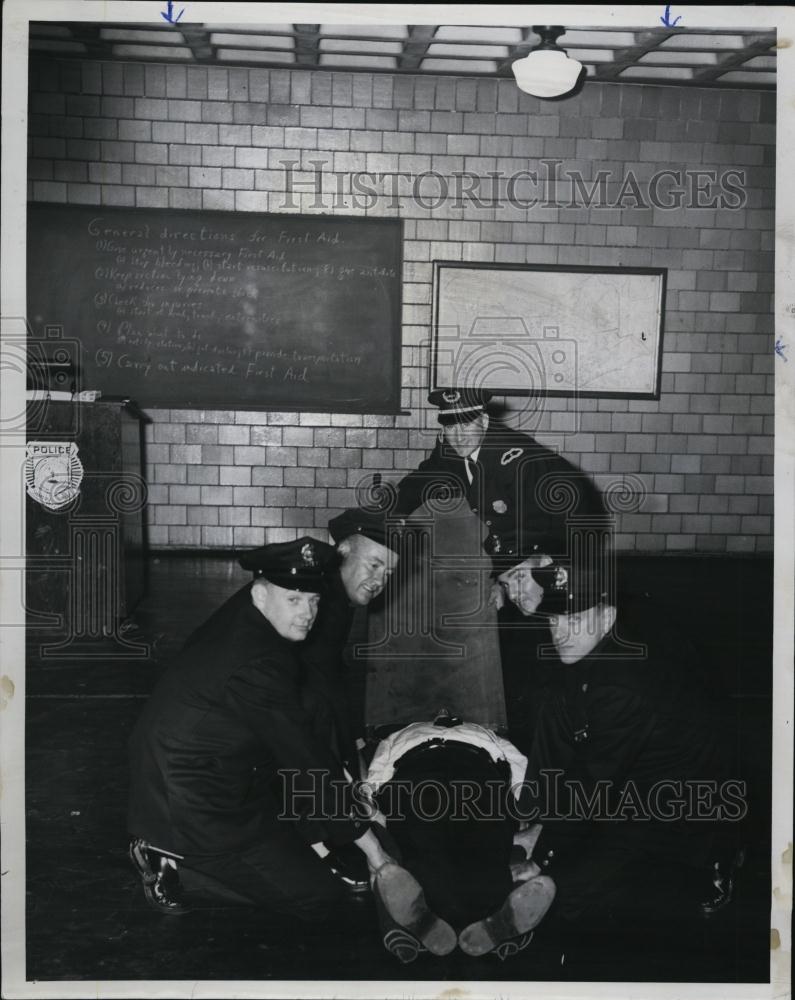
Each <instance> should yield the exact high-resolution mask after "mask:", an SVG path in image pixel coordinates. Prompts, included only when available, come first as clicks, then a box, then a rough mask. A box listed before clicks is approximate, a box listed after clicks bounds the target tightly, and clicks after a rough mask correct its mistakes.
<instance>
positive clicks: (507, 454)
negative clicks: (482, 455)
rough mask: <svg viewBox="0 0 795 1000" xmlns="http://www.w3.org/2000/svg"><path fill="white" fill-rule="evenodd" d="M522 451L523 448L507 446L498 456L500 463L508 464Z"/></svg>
mask: <svg viewBox="0 0 795 1000" xmlns="http://www.w3.org/2000/svg"><path fill="white" fill-rule="evenodd" d="M523 453H524V448H509V449H508V450H507V451H504V452H503V453H502V457H501V458H500V465H510V463H511V462H513V461H514V459H517V458H518V457H519V456H520V455H521V454H523Z"/></svg>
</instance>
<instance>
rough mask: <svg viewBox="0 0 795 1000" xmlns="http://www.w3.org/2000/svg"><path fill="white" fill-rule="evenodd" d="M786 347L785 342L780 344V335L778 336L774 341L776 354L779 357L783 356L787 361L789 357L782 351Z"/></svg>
mask: <svg viewBox="0 0 795 1000" xmlns="http://www.w3.org/2000/svg"><path fill="white" fill-rule="evenodd" d="M786 349H787V345H786V344H782V343H781V337H779V338H778V340H777V341H776V354H778V356H779V357H780V358H783V359H784V360H785V361H789V358H788V357H787V355H786V354H785V353H784V351H785V350H786Z"/></svg>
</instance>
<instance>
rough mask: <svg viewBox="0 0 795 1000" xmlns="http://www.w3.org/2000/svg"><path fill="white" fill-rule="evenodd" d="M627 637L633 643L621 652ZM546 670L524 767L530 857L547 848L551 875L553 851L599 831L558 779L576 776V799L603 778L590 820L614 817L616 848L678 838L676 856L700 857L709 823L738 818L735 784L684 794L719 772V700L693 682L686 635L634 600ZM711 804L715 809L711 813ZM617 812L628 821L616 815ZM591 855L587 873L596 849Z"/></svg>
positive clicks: (650, 846)
mask: <svg viewBox="0 0 795 1000" xmlns="http://www.w3.org/2000/svg"><path fill="white" fill-rule="evenodd" d="M627 643H632V644H634V645H635V647H636V649H635V652H634V654H633V655H632V656H628V655H627V653H628V652H629V649H628V646H627ZM638 646H640V647H641V648H642V650H643V651H641V650H639V649H638V648H637V647H638ZM557 674H558V676H557V678H556V680H555V682H554V683H553V684H552V685H551V687H550V689H549V692H548V694H547V698H546V701H545V702H544V704H543V707H542V708H541V711H540V713H539V716H538V724H537V728H536V733H535V737H534V741H533V746H532V750H531V752H530V758H529V762H528V767H527V780H528V782H535V783H536V784H535V786H529V787H530V789H534V788H537V789H538V796H537V798H536V804H537V805H538V806H539V808H540V810H541V816H540V817H539V818H540V819H542V821H543V822H544V830H543V835H542V841H541V842H539V847H538V853H537V854H536V857H538V856H539V853H540V855H541V856H542V857H545V856H546V852H547V850H548V849H551V850H552V851H553V856H556V860H555V862H554V863H553V867H551V868H550V874H553V875H555V874H556V869H555V867H554V865H557V864H559V863H561V860H562V858H561V855H563V859H565V857H566V856H567V854H568V856H569V857H571V852H570V850H569V851H567V845H570V844H571V843H572V841H574V842H576V841H577V840H578V839H579V838H580V837H581V836H585V837H586V838H589V837H590V836H591V832H592V831H594V830H596V829H599V830H600V832H603V833H604V832H605V831H606V830H608V827H607V826H606V825H605V823H600V822H595V823H589V822H585V820H587V819H588V817H587V815H586V816H583V815H582V814H581V806H578V804H577V802H576V801H575V800H573V799H572V798H571V796H570V794H569V793H568V791H567V783H570V782H576V783H577V786H578V787H579V788H580V789H581V790H582V793H583V794H584V795H585V797H586V798H587V797H588V796H592V795H594V794H595V792H596V789H597V784H598V783H599V782H602V783H606V784H604V787H605V788H606V789H607V790H608V798H607V799H603V800H601V801H605V802H608V809H607V815H594V816H593V817H591V819H593V820H595V821H598V820H606V821H609V820H610V819H611V817H612V818H614V819H615V820H616V821H617V823H618V825H613V826H611V827H610V828H609V829H610V832H609V834H608V837H609V839H610V840H611V841H613V843H614V844H615V843H616V837H617V836H620V837H621V844H622V846H623V849H624V850H625V851H631V850H633V845H636V847H637V850H638V851H640V852H646V853H654V852H655V850H660V849H663V850H664V849H665V845H675V844H678V845H679V847H678V848H676V849H678V850H679V851H680V852H681V860H682V861H683V862H686V861H687V858H688V857H689V859H690V861H691V863H693V864H694V866H696V867H697V866H698V864H699V863H703V860H704V859H703V857H701V855H702V854H703V852H704V851H707V850H708V849H709V846H710V840H711V839H713V838H714V835H715V829H716V824H719V823H720V820H721V818H722V819H723V820H731V819H737V818H739V816H740V815H741V814H742V812H743V811H744V807H743V805H742V803H741V802H739V801H737V800H736V794H735V793H732V796H731V798H732V801H727V802H723V801H718V800H717V799H715V796H714V795H712V798H713V799H714V801H712V802H711V803H707V802H706V800H704V801H703V802H702V804H701V806H699V805H698V804H697V803H694V802H691V801H690V800H691V799H692V797H693V795H694V794H696V795H697V793H696V791H695V789H696V788H698V787H699V784H696V783H702V782H716V783H717V785H716V787H720V783H721V782H722V781H724V780H725V779H726V778H727V777H728V776H729V773H730V766H729V765H730V760H729V754H728V752H727V742H726V739H725V735H724V733H723V730H722V724H721V715H720V709H721V706H720V705H719V704H718V703H716V702H715V701H714V700H712V699H711V698H710V697H709V696H708V694H707V692H706V690H705V688H704V687H703V686H702V684H701V681H700V679H699V665H698V659H697V656H696V654H695V651H694V650H693V648H692V646H691V645H690V643H689V642H688V641H687V640H686V639H683V638H682V637H681V636H679V635H678V634H677V633H676V632H675V631H672V629H671V627H670V623H669V622H668V621H667V620H665V621H662V622H661V621H659V615H657V616H654V615H653V614H652V609H649V608H645V609H644V607H643V605H642V604H640V603H638V604H637V605H636V606H635V607H630V608H628V609H627V610H626V611H625V612H624V613H623V614H622V613H619V616H618V618H617V623H616V627H615V629H614V633H613V634H611V635H608V636H606V637H605V638H604V639H603V640H602V641H601V642H600V643H599V644H598V645H597V646H596V648H595V649H594V650H592V651H591V653H590V654H589V655H588V656H586V657H584V658H583V659H582V660H580V661H578V662H577V663H574V664H570V665H565V664H562V665H561V666H560V667H558V669H557ZM545 772H546V776H545ZM555 772H559V773H558V775H557V776H555ZM704 787H706V786H704ZM710 794H711V793H710ZM528 801H529V800H528ZM593 801H594V802H597V803H598V802H599V801H600V799H599V798H598V796H597V797H596V798H594V799H593ZM636 805H637V806H638V812H637V814H636V811H635V808H636ZM710 806H715V807H716V809H717V811H715V812H713V813H712V814H711V815H712V820H713V822H711V823H710V822H709V821H708V816H707V812H708V811H709V807H710ZM691 807H694V808H695V809H696V812H698V811H699V810H701V809H703V810H704V813H702V815H701V816H700V817H696V818H695V819H694V820H693V822H689V821H688V820H687V813H688V811H692V810H691ZM586 813H587V809H586ZM646 813H647V814H648V818H646V816H645V814H646ZM636 815H637V821H635V817H636ZM567 816H568V817H569V818H568V819H566V818H565V817H567ZM622 817H623V818H624V819H626V820H629V822H621V819H622ZM572 818H573V819H575V820H577V819H579V820H583V821H582V822H576V821H575V822H572ZM683 836H684V837H685V839H686V840H687V843H688V847H687V848H686V849H682V842H683V841H682V837H683ZM597 854H598V852H597ZM593 862H594V866H595V867H594V869H593V874H594V875H595V874H596V871H597V870H598V864H599V861H598V857H597V856H594V858H593Z"/></svg>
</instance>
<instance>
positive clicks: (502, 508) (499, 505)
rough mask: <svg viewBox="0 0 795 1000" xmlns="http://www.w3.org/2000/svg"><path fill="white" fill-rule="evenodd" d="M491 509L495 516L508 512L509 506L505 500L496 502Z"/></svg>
mask: <svg viewBox="0 0 795 1000" xmlns="http://www.w3.org/2000/svg"><path fill="white" fill-rule="evenodd" d="M491 508H492V510H493V511H494V512H495V514H504V513H505V512H506V511H507V510H508V505H507V504H506V503H505V501H504V500H495V501H494V503H493V504H492V505H491Z"/></svg>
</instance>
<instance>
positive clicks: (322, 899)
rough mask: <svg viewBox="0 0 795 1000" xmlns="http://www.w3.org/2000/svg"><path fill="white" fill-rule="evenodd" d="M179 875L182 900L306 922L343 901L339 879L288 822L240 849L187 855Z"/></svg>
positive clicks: (322, 917)
mask: <svg viewBox="0 0 795 1000" xmlns="http://www.w3.org/2000/svg"><path fill="white" fill-rule="evenodd" d="M179 876H180V882H181V883H182V886H183V889H184V890H185V901H186V902H187V903H194V902H195V903H199V904H200V903H201V902H203V901H206V902H214V903H225V904H230V903H233V904H241V903H243V904H246V903H248V904H250V905H255V906H262V907H265V908H266V909H268V910H269V911H272V912H273V913H275V914H281V915H285V916H291V917H294V918H296V919H298V920H302V921H307V922H311V921H322V920H328V919H329V908H330V907H331V906H335V905H337V904H339V903H341V902H342V901H343V900H344V899H345V890H344V888H343V885H342V883H341V882H340V881H339V880H338V879H337V878H336V877H335V876H334V875H332V873H331V871H330V869H329V868H328V866H327V865H325V864H324V863H323V861H321V859H320V858H319V857H318V856H317V854H315V852H314V851H313V850H312V848H311V847H310V846H309V845H308V844H307V843H305V842H304V841H303V840H301V838H300V837H299V836H298V835H297V833H296V832H295V829H294V827H293V826H292V824H290V823H284V824H283V825H282V826H275V827H274V828H273V830H272V831H270V832H269V833H268V835H267V836H266V837H265V838H264V839H263V840H262V841H261V842H260V843H259V844H257V845H256V846H254V847H251V848H248V849H247V850H245V851H241V852H238V853H233V854H227V855H221V856H218V855H216V856H199V855H193V856H191V857H187V858H185V861H184V862H181V863H180V865H179Z"/></svg>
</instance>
